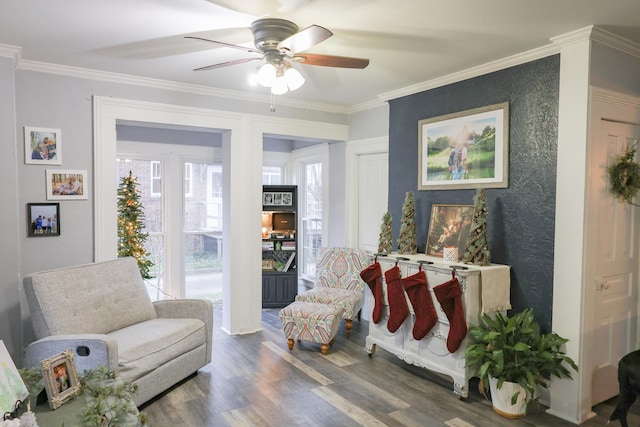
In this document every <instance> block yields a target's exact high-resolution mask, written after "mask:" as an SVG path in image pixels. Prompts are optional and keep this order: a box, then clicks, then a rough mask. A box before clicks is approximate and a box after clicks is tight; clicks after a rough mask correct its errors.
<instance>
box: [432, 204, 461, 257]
mask: <svg viewBox="0 0 640 427" xmlns="http://www.w3.org/2000/svg"><path fill="white" fill-rule="evenodd" d="M472 219H473V205H435V204H434V205H433V206H431V218H430V220H429V233H428V235H427V236H428V237H427V250H426V251H425V252H426V254H427V255H433V256H438V257H441V256H442V255H443V253H444V248H454V247H455V248H458V259H462V256H463V255H464V250H465V248H466V245H467V236H469V230H470V229H471V220H472Z"/></svg>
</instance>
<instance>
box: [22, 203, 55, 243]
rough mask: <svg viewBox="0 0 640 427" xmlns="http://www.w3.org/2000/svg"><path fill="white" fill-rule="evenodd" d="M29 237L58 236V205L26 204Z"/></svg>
mask: <svg viewBox="0 0 640 427" xmlns="http://www.w3.org/2000/svg"><path fill="white" fill-rule="evenodd" d="M27 230H28V235H29V237H51V236H59V235H60V203H27Z"/></svg>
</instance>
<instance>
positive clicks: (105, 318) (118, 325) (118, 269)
mask: <svg viewBox="0 0 640 427" xmlns="http://www.w3.org/2000/svg"><path fill="white" fill-rule="evenodd" d="M24 288H25V293H26V297H27V302H28V304H29V309H30V311H31V321H32V324H33V329H34V332H35V336H36V339H37V341H35V342H33V343H31V344H29V345H28V346H27V348H26V350H25V367H32V366H39V365H40V362H41V361H42V360H44V359H46V358H48V357H51V356H53V355H55V354H58V353H61V352H62V351H64V350H66V349H73V350H74V352H75V355H74V360H75V364H76V368H77V370H78V372H79V373H82V372H83V371H84V370H86V369H95V368H97V367H99V366H105V367H107V368H108V369H110V370H114V371H118V372H119V375H120V378H121V379H122V380H124V381H133V382H134V383H135V384H137V385H138V392H137V394H136V395H135V396H134V401H135V403H136V405H138V406H139V405H141V404H142V403H144V402H146V401H147V400H149V399H151V398H152V397H154V396H155V395H157V394H159V393H161V392H162V391H164V390H166V389H168V388H169V387H171V386H172V385H174V384H176V383H177V382H179V381H181V380H183V379H184V378H186V377H188V376H189V375H191V374H193V373H195V372H197V370H198V369H200V368H201V367H203V366H205V365H206V364H208V363H209V362H211V339H212V336H213V334H212V328H213V306H212V303H211V301H207V300H197V299H191V300H188V299H183V300H181V299H177V300H166V301H158V302H151V299H150V298H149V295H148V293H147V289H146V287H145V285H144V282H143V280H142V277H141V275H140V270H139V269H138V264H137V262H136V260H135V259H133V258H118V259H116V260H113V261H106V262H100V263H94V264H88V265H82V266H78V267H70V268H64V269H60V270H52V271H46V272H41V273H35V274H33V275H32V276H30V277H27V278H25V280H24Z"/></svg>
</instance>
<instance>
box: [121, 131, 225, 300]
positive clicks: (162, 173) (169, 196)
mask: <svg viewBox="0 0 640 427" xmlns="http://www.w3.org/2000/svg"><path fill="white" fill-rule="evenodd" d="M129 171H131V172H132V174H133V175H134V176H135V177H136V178H137V182H138V190H139V193H140V202H141V204H142V206H143V208H144V213H145V224H146V232H147V233H148V235H149V237H148V239H147V244H146V249H147V251H148V253H149V256H150V259H151V261H152V262H153V263H154V266H153V267H152V269H151V274H152V275H153V278H152V279H150V280H147V281H146V283H147V287H148V289H149V293H150V295H151V297H152V299H154V300H159V299H164V298H195V297H198V298H207V299H211V300H214V301H218V300H221V299H222V262H221V261H222V211H223V209H222V163H221V153H220V149H218V148H214V147H195V146H183V145H172V144H154V143H140V142H127V141H119V142H118V176H119V177H122V176H126V175H128V174H129Z"/></svg>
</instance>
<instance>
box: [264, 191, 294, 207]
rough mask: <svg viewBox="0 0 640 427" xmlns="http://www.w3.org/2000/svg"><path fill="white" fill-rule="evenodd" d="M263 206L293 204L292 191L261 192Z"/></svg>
mask: <svg viewBox="0 0 640 427" xmlns="http://www.w3.org/2000/svg"><path fill="white" fill-rule="evenodd" d="M262 205H263V206H293V193H291V192H290V191H273V192H272V191H265V192H263V193H262Z"/></svg>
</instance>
